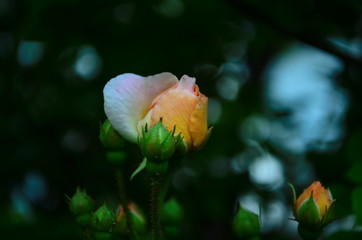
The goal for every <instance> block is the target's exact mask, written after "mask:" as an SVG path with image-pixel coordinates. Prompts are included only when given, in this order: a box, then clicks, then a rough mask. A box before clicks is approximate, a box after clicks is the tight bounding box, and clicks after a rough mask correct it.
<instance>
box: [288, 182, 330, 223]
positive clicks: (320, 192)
mask: <svg viewBox="0 0 362 240" xmlns="http://www.w3.org/2000/svg"><path fill="white" fill-rule="evenodd" d="M312 193H313V198H314V200H315V201H316V203H317V205H318V207H319V211H320V214H321V216H322V217H323V216H325V214H326V212H327V210H328V208H329V207H330V206H331V204H332V202H333V199H332V196H331V194H330V193H329V191H328V190H326V189H325V188H324V187H323V186H322V185H321V183H320V182H319V181H315V182H313V183H312V185H310V186H309V187H308V188H307V189H305V190H304V191H303V193H302V194H301V195H300V196H299V198H298V199H297V202H296V205H295V206H296V209H298V208H299V206H300V205H301V204H302V203H303V202H304V201H305V200H307V199H308V198H309V197H310V195H311V194H312Z"/></svg>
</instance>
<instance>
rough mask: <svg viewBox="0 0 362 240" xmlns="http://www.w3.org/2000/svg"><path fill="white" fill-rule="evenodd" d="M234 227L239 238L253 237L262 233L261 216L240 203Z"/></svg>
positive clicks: (233, 222) (233, 223)
mask: <svg viewBox="0 0 362 240" xmlns="http://www.w3.org/2000/svg"><path fill="white" fill-rule="evenodd" d="M232 229H233V231H234V233H235V234H236V235H237V236H238V237H239V238H245V239H249V238H253V237H257V236H259V235H260V219H259V216H258V215H256V214H255V213H253V212H250V211H248V210H246V209H245V208H243V207H242V206H241V205H240V204H239V205H238V209H237V212H236V215H235V216H234V219H233V221H232Z"/></svg>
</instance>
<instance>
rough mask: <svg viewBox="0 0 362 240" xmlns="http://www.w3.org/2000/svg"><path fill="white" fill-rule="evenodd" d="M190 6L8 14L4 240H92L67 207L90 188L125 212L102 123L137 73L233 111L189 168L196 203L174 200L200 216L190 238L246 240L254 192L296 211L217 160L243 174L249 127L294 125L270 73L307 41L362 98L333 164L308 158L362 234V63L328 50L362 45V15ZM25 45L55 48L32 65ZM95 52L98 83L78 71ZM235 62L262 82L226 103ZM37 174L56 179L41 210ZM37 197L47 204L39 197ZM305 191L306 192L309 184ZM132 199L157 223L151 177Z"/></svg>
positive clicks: (353, 4)
mask: <svg viewBox="0 0 362 240" xmlns="http://www.w3.org/2000/svg"><path fill="white" fill-rule="evenodd" d="M170 2H173V1H170ZM176 2H177V1H176ZM181 2H182V8H181V9H180V8H179V7H180V6H179V5H177V3H176V5H172V4H171V5H167V4H165V3H164V2H162V1H141V0H140V1H115V0H99V1H90V0H88V1H84V0H59V1H55V0H53V1H52V0H34V1H20V0H1V1H0V35H1V36H0V106H1V117H0V121H1V124H0V131H1V132H0V136H1V147H0V149H1V155H0V159H1V166H0V183H1V188H0V229H1V231H0V232H1V233H0V234H1V236H2V237H1V238H4V239H81V230H80V228H79V227H78V226H77V225H76V224H75V222H74V221H75V220H74V218H73V216H72V215H71V214H70V213H69V211H68V206H67V204H66V201H65V197H64V195H65V194H67V195H72V194H73V193H74V191H75V189H76V187H77V186H78V185H79V186H82V187H85V188H86V189H87V192H88V193H89V194H90V195H91V196H93V197H94V198H95V199H96V201H97V204H101V203H102V202H103V201H104V200H107V201H108V202H109V203H110V205H112V206H113V207H115V206H116V201H117V200H116V199H117V197H116V189H115V184H114V180H113V177H112V170H111V167H110V166H109V164H108V163H107V162H106V161H105V159H104V149H103V148H102V147H101V145H100V142H99V140H98V134H99V125H100V122H102V121H104V120H105V115H104V112H103V96H102V90H103V87H104V85H105V83H106V82H107V81H108V80H109V79H111V78H112V77H114V76H117V75H118V74H121V73H125V72H131V73H136V74H139V75H143V76H147V75H153V74H157V73H160V72H164V71H168V72H172V73H173V74H175V75H176V76H177V77H179V78H180V77H181V76H182V75H183V74H188V75H190V76H194V77H196V78H197V83H198V85H199V87H200V89H201V91H202V92H203V93H204V94H205V95H207V96H209V97H210V98H214V99H218V100H219V102H220V103H221V106H222V115H221V118H220V119H219V121H218V122H216V123H215V126H214V127H215V130H214V132H213V134H212V136H211V138H210V140H209V142H208V144H207V145H206V147H205V148H204V149H202V150H201V151H200V152H197V153H195V154H193V155H191V156H190V158H189V159H187V160H186V162H185V163H184V164H185V166H186V167H187V169H192V170H193V172H196V173H197V174H196V176H191V177H190V176H188V175H187V176H183V178H182V179H183V181H185V183H184V187H183V188H182V190H179V189H171V193H173V194H174V195H175V196H177V198H178V199H179V201H180V202H181V203H182V205H183V207H184V209H185V213H186V219H185V223H184V224H183V226H182V236H180V238H179V239H235V237H234V236H233V234H232V233H231V230H230V226H229V222H230V219H231V217H232V215H233V211H234V210H235V204H236V201H237V198H238V196H240V195H243V193H245V192H249V191H254V192H256V193H258V194H259V195H260V197H261V198H262V199H263V200H262V202H266V201H267V200H268V199H269V198H272V197H274V196H276V195H277V196H281V198H282V199H284V200H285V204H286V207H287V209H289V210H290V205H289V204H291V194H290V191H289V189H288V188H287V187H286V186H283V187H282V188H279V189H278V191H267V190H265V189H262V188H260V187H259V186H257V185H255V184H253V183H252V182H251V181H250V180H249V177H248V174H247V172H246V173H242V174H237V173H235V172H233V171H230V169H229V170H228V171H227V174H226V175H222V177H216V176H214V175H212V174H211V173H210V172H209V171H207V169H208V168H209V166H210V164H211V163H212V162H213V159H221V160H218V161H217V163H218V164H220V163H221V165H223V166H225V165H226V166H229V162H230V161H231V159H232V158H233V157H234V156H235V155H236V154H238V153H240V152H243V151H245V150H246V149H247V147H246V145H245V142H243V141H242V140H241V139H240V137H239V127H240V124H241V123H242V122H243V121H244V120H245V119H246V118H247V117H248V116H250V115H251V114H260V115H263V116H265V117H266V118H271V119H274V120H275V119H276V120H278V119H280V121H282V120H283V117H285V116H286V115H288V112H286V113H284V112H283V113H277V114H275V113H270V111H269V110H268V109H267V107H266V106H265V105H266V104H265V102H264V98H263V89H264V85H265V84H264V83H263V80H262V76H263V73H264V70H265V68H266V66H267V64H268V63H269V62H270V61H271V60H272V59H273V58H274V57H275V56H276V55H278V54H279V53H280V52H281V51H283V50H284V49H286V48H287V47H288V46H289V45H290V44H292V43H295V42H301V43H307V44H311V45H312V46H315V47H317V48H321V49H323V50H325V51H327V52H330V53H331V54H334V55H338V57H340V59H341V60H342V61H343V62H344V66H345V67H344V70H343V72H342V73H341V74H339V75H338V76H337V77H336V79H334V80H333V81H335V84H336V86H338V87H341V88H343V89H344V90H346V91H347V92H348V98H349V106H348V109H347V113H346V119H345V122H344V127H345V128H346V132H345V136H344V137H343V139H342V140H341V142H340V144H341V146H340V147H339V148H337V149H336V150H334V151H332V152H330V151H327V152H323V153H317V152H313V151H311V152H308V153H305V157H306V162H308V163H310V164H311V166H312V169H313V171H315V177H316V178H317V179H319V180H321V181H322V182H323V184H324V185H326V186H328V187H330V188H331V190H332V192H333V194H334V197H335V198H336V199H337V201H338V202H337V203H338V204H337V212H338V215H339V216H341V217H344V216H347V215H351V214H357V215H356V216H357V220H358V221H357V223H362V207H361V203H362V192H361V184H362V164H361V161H360V158H361V156H362V148H361V144H362V128H361V122H362V118H361V107H360V105H359V104H360V103H361V96H362V94H361V92H362V91H361V90H362V72H361V61H360V60H359V59H358V58H357V57H351V56H350V54H349V53H348V51H344V50H343V49H340V48H338V47H337V46H334V45H331V44H329V42H327V41H326V40H327V39H328V38H329V37H331V36H336V37H341V38H344V39H358V38H359V39H361V37H362V28H361V26H362V25H361V13H362V5H361V3H360V2H359V1H357V0H346V1H326V0H322V1H312V0H305V1H287V0H278V1H259V0H257V1H251V0H249V1H246V0H244V1H236V0H235V1H221V0H215V1H213V0H207V1H206V0H199V1H196V0H184V1H181ZM178 11H179V12H178ZM22 41H36V42H40V43H42V44H43V54H42V56H41V58H40V59H39V61H38V62H36V64H33V65H30V66H24V65H21V64H20V63H19V57H18V53H19V45H20V44H21V42H22ZM235 42H242V43H244V44H245V46H246V47H244V48H240V49H239V50H240V51H238V49H233V48H232V51H231V50H230V49H229V48H228V46H229V45H230V44H231V43H235ZM85 46H91V47H92V48H93V49H94V50H95V51H96V52H97V54H98V56H99V59H100V60H101V64H100V65H99V72H98V73H97V74H94V75H92V76H91V79H89V80H87V79H84V78H82V77H81V76H79V75H77V74H76V72H75V71H74V63H75V62H76V60H77V56H78V54H79V50H80V49H82V48H84V47H85ZM359 48H361V46H359ZM230 55H231V57H232V58H234V59H236V60H237V61H239V62H242V63H244V64H246V65H247V66H248V69H249V74H248V77H247V78H246V79H247V81H246V82H245V84H244V85H243V86H242V88H241V90H240V92H239V94H238V97H237V99H236V100H234V101H227V100H225V99H222V98H221V97H220V96H219V95H218V91H217V85H216V81H217V79H218V78H219V77H220V72H219V70H218V69H219V67H220V66H221V65H222V64H223V63H225V62H226V59H227V58H230ZM205 64H208V65H206V66H209V67H205ZM242 74H243V73H241V75H242ZM260 144H261V145H262V146H263V148H265V150H266V151H268V152H270V153H273V154H274V155H275V156H277V157H279V159H280V161H281V162H282V163H283V164H286V163H290V162H293V161H294V162H295V161H298V157H296V156H295V155H293V154H288V153H285V152H283V151H280V150H276V149H275V148H274V147H273V144H270V142H268V141H265V142H262V143H260ZM127 149H129V156H130V158H131V159H132V160H133V162H132V163H131V164H130V172H131V170H132V169H134V168H135V167H136V166H137V163H138V162H139V161H140V160H141V158H142V157H141V155H140V153H139V150H138V148H137V146H135V145H132V144H129V146H127ZM285 166H287V165H285ZM205 169H206V170H205ZM285 169H286V174H285V176H286V179H285V180H286V182H287V181H288V182H292V183H293V176H290V175H293V174H294V173H288V167H286V168H285ZM29 174H30V176H38V177H39V176H41V177H40V178H41V179H43V180H44V181H43V186H44V184H45V190H44V192H43V195H42V197H39V198H38V199H37V200H31V199H28V198H27V197H26V194H24V192H23V191H24V186H25V185H26V179H27V177H26V176H29ZM180 174H181V175H182V174H184V173H180ZM184 175H185V174H184ZM313 180H314V179H311V181H313ZM33 187H34V189H33V190H34V194H35V195H36V190H37V189H38V188H37V185H36V184H35V185H34V186H33ZM296 187H297V190H298V192H300V191H302V189H303V188H305V187H306V185H305V184H304V185H298V184H297V186H296ZM129 188H130V195H131V197H132V198H133V199H135V201H136V202H138V203H139V205H140V206H141V207H142V208H144V211H145V212H146V213H147V198H148V179H147V176H146V175H145V174H141V175H140V176H137V178H136V179H135V180H134V181H133V182H131V183H130V184H129ZM30 189H31V188H30ZM24 196H25V197H24ZM352 197H353V198H352ZM19 199H20V200H19ZM19 201H20V203H19ZM22 201H24V202H22ZM24 204H25V206H27V208H26V209H27V210H24V212H21V211H20V210H19V208H17V207H16V206H18V207H19V206H24ZM19 211H20V212H19ZM347 231H352V229H348V230H347ZM262 238H263V239H298V237H297V235H295V233H289V234H286V233H285V232H283V231H282V229H275V230H273V231H271V232H267V233H263V236H262ZM342 238H343V239H359V238H361V234H359V233H353V232H341V233H338V234H337V235H336V236H335V237H334V238H333V236H331V237H329V238H328V239H342Z"/></svg>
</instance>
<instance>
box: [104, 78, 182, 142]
mask: <svg viewBox="0 0 362 240" xmlns="http://www.w3.org/2000/svg"><path fill="white" fill-rule="evenodd" d="M177 83H178V80H177V78H176V77H175V76H174V75H172V74H171V73H160V74H157V75H154V76H149V77H142V76H139V75H136V74H132V73H125V74H121V75H119V76H117V77H115V78H113V79H111V80H110V81H109V82H108V83H107V84H106V86H105V87H104V89H103V95H104V111H105V113H106V115H107V117H108V119H109V121H110V122H111V124H112V126H113V127H114V128H115V129H116V130H117V131H118V132H119V133H120V134H121V135H122V136H123V137H124V138H125V139H127V140H128V141H131V142H136V141H137V136H138V134H137V123H138V121H139V120H141V119H143V118H144V117H145V115H146V113H147V111H148V108H149V107H150V106H151V104H152V101H153V99H154V98H155V97H157V96H158V95H159V94H160V93H162V92H163V91H165V90H166V89H168V88H170V87H172V86H174V85H175V84H177Z"/></svg>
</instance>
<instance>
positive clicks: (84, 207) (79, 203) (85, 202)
mask: <svg viewBox="0 0 362 240" xmlns="http://www.w3.org/2000/svg"><path fill="white" fill-rule="evenodd" d="M68 200H69V209H70V211H71V212H72V213H73V214H74V215H82V214H87V213H90V212H92V211H93V209H94V201H93V199H92V198H91V197H90V196H89V195H88V194H87V193H86V191H85V190H82V189H80V188H79V187H78V188H77V190H76V192H75V194H74V195H73V197H72V198H68Z"/></svg>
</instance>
